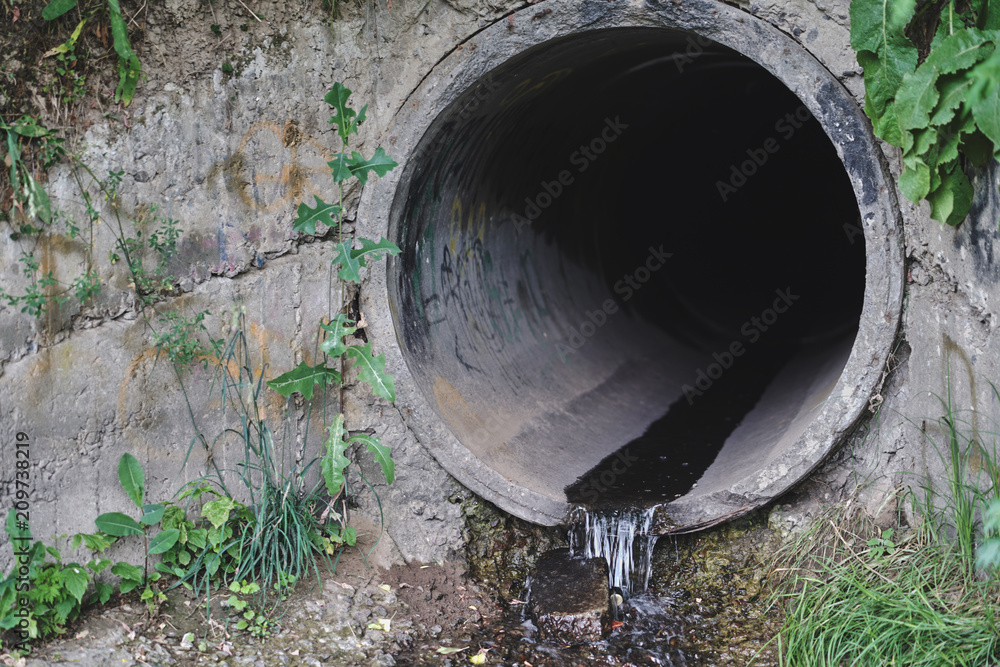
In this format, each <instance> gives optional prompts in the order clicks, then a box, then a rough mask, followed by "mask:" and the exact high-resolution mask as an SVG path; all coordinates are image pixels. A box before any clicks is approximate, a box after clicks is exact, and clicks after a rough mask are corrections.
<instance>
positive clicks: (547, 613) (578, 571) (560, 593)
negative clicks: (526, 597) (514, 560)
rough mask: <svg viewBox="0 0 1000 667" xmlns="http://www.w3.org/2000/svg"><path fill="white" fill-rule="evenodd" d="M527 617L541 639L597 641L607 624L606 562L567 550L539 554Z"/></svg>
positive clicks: (605, 629) (533, 576)
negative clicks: (534, 625) (573, 553)
mask: <svg viewBox="0 0 1000 667" xmlns="http://www.w3.org/2000/svg"><path fill="white" fill-rule="evenodd" d="M531 615H532V617H533V618H534V619H535V623H536V624H537V626H538V631H539V635H540V636H541V637H542V638H544V639H556V640H566V641H581V640H584V641H585V640H598V639H600V638H601V636H602V635H603V633H604V632H605V631H607V630H608V627H607V624H608V623H609V622H610V616H609V610H608V566H607V562H606V561H605V560H604V559H603V558H582V557H579V556H571V555H570V552H569V549H554V550H552V551H548V552H546V553H544V554H542V555H541V556H540V557H539V558H538V562H537V563H536V564H535V572H534V574H533V575H532V578H531Z"/></svg>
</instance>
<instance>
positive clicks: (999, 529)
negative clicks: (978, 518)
mask: <svg viewBox="0 0 1000 667" xmlns="http://www.w3.org/2000/svg"><path fill="white" fill-rule="evenodd" d="M983 531H984V532H985V533H986V534H987V535H996V534H998V533H1000V498H994V499H993V500H991V501H989V502H988V503H984V505H983Z"/></svg>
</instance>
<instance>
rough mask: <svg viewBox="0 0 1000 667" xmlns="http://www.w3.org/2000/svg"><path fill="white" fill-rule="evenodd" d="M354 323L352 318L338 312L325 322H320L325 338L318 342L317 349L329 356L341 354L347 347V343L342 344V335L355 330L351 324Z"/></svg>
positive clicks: (349, 333) (347, 334)
mask: <svg viewBox="0 0 1000 667" xmlns="http://www.w3.org/2000/svg"><path fill="white" fill-rule="evenodd" d="M354 323H355V322H354V320H350V319H347V315H344V314H343V313H338V314H337V316H336V317H335V318H333V319H332V320H330V321H329V322H328V323H327V324H320V327H321V328H322V329H323V330H324V331H326V339H324V340H323V342H322V343H320V344H319V349H320V350H322V351H323V352H324V353H326V354H327V355H329V356H331V357H339V356H340V355H342V354H343V353H344V350H346V349H347V345H345V344H344V336H349V335H351V334H352V333H354V332H355V331H357V327H354V326H351V325H353V324H354Z"/></svg>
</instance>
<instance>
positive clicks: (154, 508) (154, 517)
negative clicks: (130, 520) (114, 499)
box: [139, 504, 167, 526]
mask: <svg viewBox="0 0 1000 667" xmlns="http://www.w3.org/2000/svg"><path fill="white" fill-rule="evenodd" d="M166 510H167V506H166V505H161V504H156V505H143V506H142V512H143V514H142V518H141V519H139V523H141V524H142V525H144V526H153V525H155V524H157V523H159V522H160V521H162V520H163V513H164V512H166Z"/></svg>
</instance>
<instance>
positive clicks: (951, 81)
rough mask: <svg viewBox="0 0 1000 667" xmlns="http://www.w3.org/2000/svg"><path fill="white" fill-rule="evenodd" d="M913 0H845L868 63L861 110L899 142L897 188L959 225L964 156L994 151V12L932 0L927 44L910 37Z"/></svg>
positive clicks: (966, 193) (997, 131)
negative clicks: (935, 18) (922, 46)
mask: <svg viewBox="0 0 1000 667" xmlns="http://www.w3.org/2000/svg"><path fill="white" fill-rule="evenodd" d="M914 9H915V2H914V0H852V2H851V46H853V47H854V49H855V50H856V51H857V52H858V62H859V63H860V64H861V66H862V67H863V68H864V70H865V113H866V114H867V115H868V117H869V118H870V119H871V121H872V127H873V129H874V130H875V133H876V134H877V135H878V136H879V137H881V138H882V139H884V140H885V141H887V142H889V143H891V144H893V145H895V146H898V147H900V148H902V149H903V165H904V167H905V169H904V171H903V173H902V175H901V176H900V179H899V188H900V190H901V191H902V192H903V194H904V195H906V197H907V199H910V200H911V201H913V202H914V203H917V202H919V201H920V200H921V199H926V200H927V202H928V203H929V204H930V207H931V216H932V217H933V218H934V219H935V220H939V221H941V222H944V223H947V224H949V225H953V226H954V225H958V224H959V223H960V222H962V220H964V219H965V217H966V215H968V212H969V209H970V208H971V206H972V194H973V193H972V184H971V183H970V181H969V179H968V177H967V176H966V174H965V170H964V168H963V162H962V160H963V158H964V160H966V161H967V162H968V163H971V164H974V165H977V166H982V165H983V164H985V163H986V162H988V161H989V160H992V159H994V158H995V157H997V156H1000V86H997V81H1000V52H998V51H997V49H996V47H997V42H998V40H1000V30H998V29H1000V20H998V14H1000V12H998V11H997V10H996V9H990V5H989V3H988V2H973V3H969V4H968V5H966V6H965V8H964V11H959V5H958V4H957V3H956V1H955V0H933V1H932V2H929V3H926V4H923V5H921V8H920V14H925V13H927V12H936V13H937V14H939V15H940V21H939V24H938V30H937V33H936V34H935V36H934V39H933V41H932V43H931V44H930V45H929V46H930V53H929V55H928V56H927V57H926V58H925V59H924V61H923V62H920V63H919V65H918V62H919V51H918V48H917V46H916V45H914V43H913V42H912V41H911V40H910V39H909V38H908V37H907V34H906V30H907V28H908V27H909V26H910V25H911V22H912V21H913V18H914Z"/></svg>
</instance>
